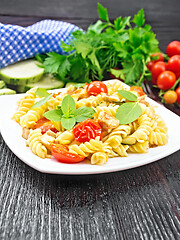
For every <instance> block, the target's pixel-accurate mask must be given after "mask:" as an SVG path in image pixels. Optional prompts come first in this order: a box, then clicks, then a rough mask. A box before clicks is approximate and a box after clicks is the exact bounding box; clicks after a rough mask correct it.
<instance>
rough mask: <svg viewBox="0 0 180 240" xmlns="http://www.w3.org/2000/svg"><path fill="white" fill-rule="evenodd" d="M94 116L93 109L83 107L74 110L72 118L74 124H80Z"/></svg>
mask: <svg viewBox="0 0 180 240" xmlns="http://www.w3.org/2000/svg"><path fill="white" fill-rule="evenodd" d="M94 114H95V110H94V109H93V108H90V107H86V106H84V107H80V108H78V109H76V111H75V113H74V117H75V119H76V122H82V121H84V120H86V119H88V118H91V117H92V116H93V115H94Z"/></svg>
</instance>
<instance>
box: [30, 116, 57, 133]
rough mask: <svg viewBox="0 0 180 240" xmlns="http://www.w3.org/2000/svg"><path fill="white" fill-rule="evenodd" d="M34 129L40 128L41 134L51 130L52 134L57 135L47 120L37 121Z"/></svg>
mask: <svg viewBox="0 0 180 240" xmlns="http://www.w3.org/2000/svg"><path fill="white" fill-rule="evenodd" d="M36 128H40V129H41V133H42V134H44V133H46V132H47V131H48V130H51V131H52V132H54V133H57V132H58V130H57V129H56V128H55V127H54V126H53V124H52V123H51V121H50V120H48V119H47V118H45V117H43V118H41V119H39V120H38V121H37V122H36V123H35V125H34V127H33V129H36Z"/></svg>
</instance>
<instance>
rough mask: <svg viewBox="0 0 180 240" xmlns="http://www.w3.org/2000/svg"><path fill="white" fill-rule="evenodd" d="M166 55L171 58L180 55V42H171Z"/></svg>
mask: <svg viewBox="0 0 180 240" xmlns="http://www.w3.org/2000/svg"><path fill="white" fill-rule="evenodd" d="M166 53H167V55H168V56H169V57H172V56H174V55H180V42H179V41H173V42H170V43H169V44H168V46H167V49H166Z"/></svg>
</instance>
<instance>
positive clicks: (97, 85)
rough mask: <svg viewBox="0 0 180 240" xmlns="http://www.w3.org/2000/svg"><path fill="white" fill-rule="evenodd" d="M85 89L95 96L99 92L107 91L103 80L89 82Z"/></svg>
mask: <svg viewBox="0 0 180 240" xmlns="http://www.w3.org/2000/svg"><path fill="white" fill-rule="evenodd" d="M86 91H87V93H88V94H90V95H95V96H96V95H98V94H100V93H108V89H107V86H106V84H104V83H103V82H100V81H94V82H91V83H90V84H89V85H88V86H87V88H86Z"/></svg>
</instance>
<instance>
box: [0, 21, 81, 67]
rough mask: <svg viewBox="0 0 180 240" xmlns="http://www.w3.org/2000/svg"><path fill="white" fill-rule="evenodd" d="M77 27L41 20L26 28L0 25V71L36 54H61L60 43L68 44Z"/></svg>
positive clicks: (60, 22)
mask: <svg viewBox="0 0 180 240" xmlns="http://www.w3.org/2000/svg"><path fill="white" fill-rule="evenodd" d="M78 29H80V28H78V27H77V26H75V25H73V24H71V23H67V22H62V21H56V20H43V21H40V22H37V23H35V24H33V25H31V26H28V27H21V26H17V25H10V24H2V23H0V69H1V68H3V67H5V66H8V65H10V64H12V63H15V62H18V61H21V60H24V59H28V58H32V57H34V56H35V55H36V54H40V53H47V52H52V51H54V52H57V53H60V54H63V51H62V49H61V46H60V41H61V40H62V41H64V42H65V43H68V42H69V40H70V39H71V36H72V35H71V33H72V32H74V31H76V30H78Z"/></svg>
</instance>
